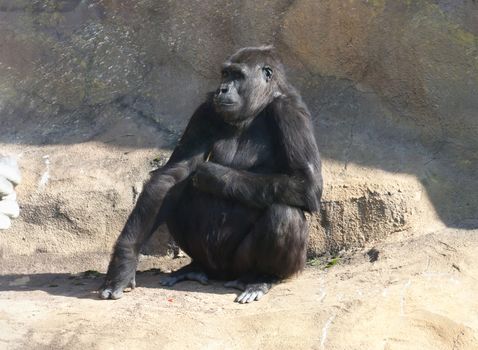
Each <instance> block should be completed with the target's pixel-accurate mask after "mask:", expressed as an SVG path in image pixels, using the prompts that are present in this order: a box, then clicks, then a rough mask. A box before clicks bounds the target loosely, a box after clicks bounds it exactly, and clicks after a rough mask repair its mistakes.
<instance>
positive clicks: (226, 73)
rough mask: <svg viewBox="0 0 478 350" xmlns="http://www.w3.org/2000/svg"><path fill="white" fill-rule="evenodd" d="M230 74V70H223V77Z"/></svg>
mask: <svg viewBox="0 0 478 350" xmlns="http://www.w3.org/2000/svg"><path fill="white" fill-rule="evenodd" d="M228 76H229V71H228V70H226V69H225V70H223V71H222V72H221V77H223V78H227V77H228Z"/></svg>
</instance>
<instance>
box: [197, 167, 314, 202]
mask: <svg viewBox="0 0 478 350" xmlns="http://www.w3.org/2000/svg"><path fill="white" fill-rule="evenodd" d="M193 182H194V185H195V186H196V187H197V188H198V189H200V190H202V191H204V192H208V193H211V194H214V195H216V196H219V197H223V198H229V199H234V200H238V201H240V202H242V203H244V204H246V205H248V206H251V207H256V208H267V207H269V206H270V205H272V204H274V203H281V204H287V205H290V206H294V207H299V208H302V209H305V210H307V211H316V210H317V209H318V207H319V198H320V196H321V193H322V188H321V187H320V186H319V184H315V183H314V179H307V178H306V177H305V176H301V175H299V174H298V175H296V176H289V175H285V174H272V175H264V174H256V173H251V172H248V171H243V170H236V169H232V168H229V167H226V166H223V165H220V164H216V163H212V162H207V163H204V164H201V165H200V166H199V167H198V169H197V171H196V173H195V175H194V176H193ZM311 189H312V191H311Z"/></svg>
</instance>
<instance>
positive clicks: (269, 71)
mask: <svg viewBox="0 0 478 350" xmlns="http://www.w3.org/2000/svg"><path fill="white" fill-rule="evenodd" d="M262 71H263V72H264V76H265V77H266V80H267V81H269V80H271V78H272V68H271V67H269V66H266V67H263V68H262Z"/></svg>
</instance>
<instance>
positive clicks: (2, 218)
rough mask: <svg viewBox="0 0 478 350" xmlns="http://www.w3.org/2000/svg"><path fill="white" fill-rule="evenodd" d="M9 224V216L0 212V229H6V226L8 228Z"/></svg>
mask: <svg viewBox="0 0 478 350" xmlns="http://www.w3.org/2000/svg"><path fill="white" fill-rule="evenodd" d="M11 224H12V222H11V221H10V218H9V217H8V216H6V215H3V214H2V213H0V230H6V229H7V228H10V225H11Z"/></svg>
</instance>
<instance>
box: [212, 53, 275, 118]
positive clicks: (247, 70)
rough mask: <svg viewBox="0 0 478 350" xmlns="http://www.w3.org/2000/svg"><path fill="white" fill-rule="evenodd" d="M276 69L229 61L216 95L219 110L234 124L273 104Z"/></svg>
mask: <svg viewBox="0 0 478 350" xmlns="http://www.w3.org/2000/svg"><path fill="white" fill-rule="evenodd" d="M272 74H273V71H272V68H271V67H270V66H268V65H265V64H254V65H248V64H246V63H243V62H226V63H225V64H224V65H223V68H222V71H221V75H222V79H221V84H220V85H219V87H218V89H217V90H216V92H215V94H214V105H215V108H216V111H217V112H218V113H219V114H220V115H221V116H222V117H223V118H224V120H225V121H226V122H228V123H230V124H240V123H242V122H244V121H246V120H247V119H250V118H252V117H254V116H256V115H257V114H258V113H259V112H261V111H262V109H263V108H264V107H265V106H267V105H268V104H269V103H270V102H271V101H272V96H273V91H274V88H273V84H272Z"/></svg>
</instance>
